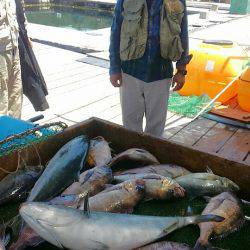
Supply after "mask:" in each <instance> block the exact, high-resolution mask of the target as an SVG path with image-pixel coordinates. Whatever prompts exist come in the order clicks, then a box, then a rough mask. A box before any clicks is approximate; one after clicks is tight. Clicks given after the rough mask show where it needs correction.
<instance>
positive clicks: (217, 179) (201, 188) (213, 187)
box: [175, 173, 239, 197]
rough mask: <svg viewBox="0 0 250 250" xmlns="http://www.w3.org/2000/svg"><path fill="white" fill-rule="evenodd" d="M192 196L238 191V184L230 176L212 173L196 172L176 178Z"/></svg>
mask: <svg viewBox="0 0 250 250" xmlns="http://www.w3.org/2000/svg"><path fill="white" fill-rule="evenodd" d="M175 180H176V181H177V182H178V183H179V184H180V185H181V186H182V187H183V188H184V189H185V190H186V192H187V194H188V195H189V196H191V197H197V196H213V195H217V194H220V193H222V192H227V191H231V192H237V191H239V187H238V185H236V184H235V183H234V182H232V181H231V180H229V179H228V178H225V177H221V176H218V175H214V174H212V173H194V174H188V175H184V176H180V177H178V178H176V179H175Z"/></svg>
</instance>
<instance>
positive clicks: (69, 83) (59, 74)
mask: <svg viewBox="0 0 250 250" xmlns="http://www.w3.org/2000/svg"><path fill="white" fill-rule="evenodd" d="M34 50H35V53H36V55H37V59H38V61H39V63H40V66H41V69H42V71H43V74H44V77H45V79H46V82H47V85H48V89H49V96H48V98H47V99H48V102H49V104H50V109H49V110H47V111H45V112H43V114H44V116H45V119H44V120H43V121H42V122H43V123H48V122H54V121H63V122H66V123H67V124H68V125H72V124H75V123H77V122H80V121H83V120H85V119H87V118H90V117H92V116H96V117H99V118H102V119H105V120H109V121H112V122H115V123H118V124H121V123H122V119H121V108H120V102H119V90H118V89H117V88H114V87H112V86H111V84H110V83H109V75H108V69H107V68H106V66H105V61H103V64H100V60H99V61H97V63H95V60H89V59H93V58H88V57H86V55H84V54H81V53H76V52H72V51H69V50H64V49H60V48H55V47H52V46H48V45H43V44H40V43H34ZM84 62H85V63H84ZM95 64H96V65H98V64H99V66H96V65H95ZM36 115H38V113H36V112H34V109H33V107H32V105H31V104H30V103H29V101H28V100H27V99H26V98H25V99H24V105H23V116H22V119H29V118H31V117H33V116H36ZM164 137H165V138H167V139H170V140H173V141H176V142H180V143H184V144H186V145H189V146H193V147H195V148H197V149H200V150H203V151H206V152H212V153H215V154H217V155H220V156H222V157H224V158H227V159H230V160H234V161H237V162H244V163H245V164H249V165H250V131H249V130H244V129H238V128H235V127H233V126H228V125H224V124H221V123H217V122H215V121H211V120H208V119H205V118H200V119H197V120H196V121H194V122H191V123H190V119H188V118H185V117H181V116H179V115H176V114H173V113H170V112H168V116H167V121H166V130H165V135H164Z"/></svg>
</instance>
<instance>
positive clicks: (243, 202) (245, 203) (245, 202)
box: [241, 199, 250, 206]
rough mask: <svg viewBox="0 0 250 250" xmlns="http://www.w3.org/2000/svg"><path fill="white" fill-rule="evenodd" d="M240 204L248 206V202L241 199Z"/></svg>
mask: <svg viewBox="0 0 250 250" xmlns="http://www.w3.org/2000/svg"><path fill="white" fill-rule="evenodd" d="M241 202H242V204H243V205H247V206H250V201H246V200H242V199H241Z"/></svg>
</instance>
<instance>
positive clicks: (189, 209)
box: [186, 205, 194, 216]
mask: <svg viewBox="0 0 250 250" xmlns="http://www.w3.org/2000/svg"><path fill="white" fill-rule="evenodd" d="M186 215H187V216H192V215H194V210H193V208H192V207H191V206H190V205H188V207H187V210H186Z"/></svg>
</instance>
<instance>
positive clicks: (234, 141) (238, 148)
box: [218, 129, 250, 161]
mask: <svg viewBox="0 0 250 250" xmlns="http://www.w3.org/2000/svg"><path fill="white" fill-rule="evenodd" d="M249 151H250V133H249V130H243V129H238V130H237V132H236V133H235V134H234V135H233V136H232V137H231V138H230V139H229V140H228V141H227V143H226V144H225V145H224V146H223V147H222V148H221V150H220V151H219V152H218V155H220V156H222V157H225V158H226V159H231V160H234V161H239V160H241V161H244V160H246V157H247V155H248V153H249Z"/></svg>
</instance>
